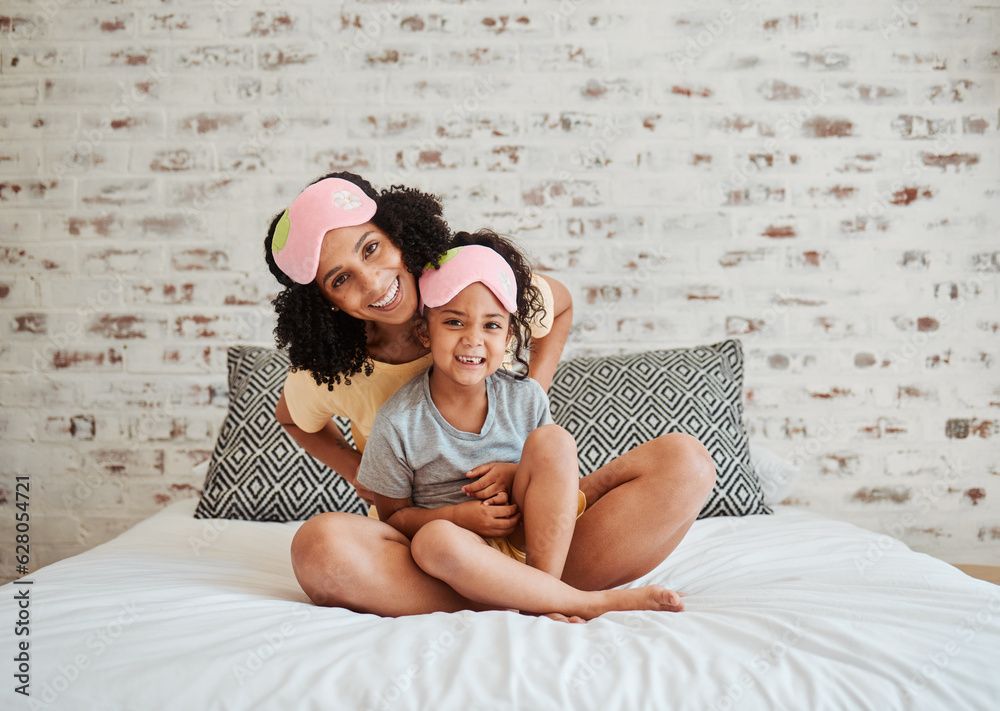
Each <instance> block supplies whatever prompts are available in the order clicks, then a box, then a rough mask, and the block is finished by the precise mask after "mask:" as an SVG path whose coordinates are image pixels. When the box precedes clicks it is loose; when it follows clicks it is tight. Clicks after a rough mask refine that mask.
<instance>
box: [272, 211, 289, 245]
mask: <svg viewBox="0 0 1000 711" xmlns="http://www.w3.org/2000/svg"><path fill="white" fill-rule="evenodd" d="M291 228H292V221H291V220H290V219H289V218H288V210H285V214H284V215H282V216H281V219H280V220H278V224H276V225H275V226H274V238H273V239H272V240H271V251H272V252H280V251H281V250H282V248H283V247H284V246H285V242H287V241H288V231H289V230H290V229H291Z"/></svg>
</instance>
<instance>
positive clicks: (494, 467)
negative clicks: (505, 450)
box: [462, 462, 517, 503]
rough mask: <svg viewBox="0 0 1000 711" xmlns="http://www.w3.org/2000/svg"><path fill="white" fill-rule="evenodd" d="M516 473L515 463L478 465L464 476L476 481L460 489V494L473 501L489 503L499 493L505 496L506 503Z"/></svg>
mask: <svg viewBox="0 0 1000 711" xmlns="http://www.w3.org/2000/svg"><path fill="white" fill-rule="evenodd" d="M516 473H517V463H516V462H515V463H513V464H512V463H510V462H490V463H489V464H480V465H479V466H478V467H476V468H475V469H473V470H472V471H470V472H469V473H468V474H466V475H465V476H466V477H468V478H469V479H476V481H474V482H472V483H471V484H466V485H465V486H463V487H462V493H464V494H465V495H466V496H471V497H472V498H474V499H484V500H485V501H486V502H487V503H489V502H490V501H491V500H492V499H493V497H495V496H496V495H497V494H499V493H500V492H501V491H502V492H504V493H505V494H507V498H506V499H504V503H506V502H507V501H508V500H509V499H510V490H511V486H513V484H514V474H516Z"/></svg>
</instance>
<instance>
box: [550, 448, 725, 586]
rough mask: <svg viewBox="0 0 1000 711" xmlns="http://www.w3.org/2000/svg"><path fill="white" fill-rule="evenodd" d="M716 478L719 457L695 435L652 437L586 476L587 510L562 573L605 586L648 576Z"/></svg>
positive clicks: (572, 580) (580, 583)
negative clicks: (713, 456)
mask: <svg viewBox="0 0 1000 711" xmlns="http://www.w3.org/2000/svg"><path fill="white" fill-rule="evenodd" d="M714 485H715V464H714V463H713V461H712V456H711V455H710V454H709V452H708V450H707V449H705V447H704V446H703V445H702V444H701V442H699V441H698V440H697V439H695V438H694V437H691V436H689V435H685V434H679V433H678V434H668V435H663V436H662V437H657V438H656V439H655V440H652V441H650V442H646V443H645V444H642V445H640V446H638V447H636V448H635V449H632V450H631V451H629V452H626V453H625V454H623V455H622V456H620V457H618V458H617V459H615V460H614V461H612V462H610V463H608V464H606V465H605V466H603V467H601V468H600V469H598V470H597V471H595V472H593V473H592V474H589V475H587V476H585V477H584V478H583V479H581V480H580V489H581V491H583V493H584V494H586V495H587V502H588V504H589V505H588V508H587V511H586V512H585V513H584V514H583V515H582V516H581V517H580V518H579V519H578V520H577V521H576V528H575V530H574V533H573V543H572V545H571V546H570V550H569V555H568V556H567V559H566V567H565V570H564V572H563V580H564V581H566V582H567V583H569V584H570V585H572V586H573V587H577V588H580V589H582V590H606V589H608V588H612V587H616V586H619V585H623V584H625V583H627V582H631V581H632V580H635V579H636V578H638V577H640V576H642V575H645V574H646V573H648V572H649V571H651V570H652V569H653V568H655V567H656V566H657V565H659V564H660V563H661V562H663V560H664V559H665V558H666V557H667V556H668V555H669V554H670V553H671V552H672V551H673V550H674V548H676V547H677V544H678V543H680V542H681V539H682V538H684V535H685V534H686V533H687V531H688V529H689V528H690V527H691V524H692V523H694V521H695V519H696V518H697V517H698V513H699V512H700V511H701V507H702V506H703V505H704V504H705V501H706V499H707V498H708V495H709V494H710V493H711V492H712V487H713V486H714Z"/></svg>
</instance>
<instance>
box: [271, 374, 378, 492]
mask: <svg viewBox="0 0 1000 711" xmlns="http://www.w3.org/2000/svg"><path fill="white" fill-rule="evenodd" d="M274 416H275V417H276V418H277V420H278V424H280V425H281V426H282V427H284V428H285V431H286V432H288V434H290V435H291V436H292V439H294V440H295V441H296V442H298V444H299V446H300V447H302V449H304V450H306V451H307V452H309V454H311V455H312V456H314V457H315V458H316V459H318V460H319V461H321V462H322V463H323V464H325V465H326V466H328V467H330V468H331V469H333V470H334V471H335V472H337V473H338V474H340V476H342V477H344V479H346V480H347V481H348V482H349V483H350V484H351V485H352V486H353V487H354V488H355V489H357V492H358V496H360V497H361V499H362V500H363V501H364V502H365V503H367V504H373V503H375V501H374V499H373V498H372V496H373V494H372V492H371V490H370V489H368V488H366V487H364V486H362V485H361V484H359V483H358V467H359V466H360V465H361V453H360V452H358V450H356V449H355V448H354V447H352V446H351V445H349V444H348V443H347V440H346V439H344V435H343V434H341V432H340V430H339V429H338V428H337V425H336V424H334V422H333V420H330V421H329V422H327V423H326V425H325V426H324V427H323V429H321V430H319V431H318V432H305V431H304V430H301V429H299V427H297V426H296V424H295V422H294V420H292V415H291V413H289V412H288V405H287V404H286V403H285V393H284V391H282V393H281V397H279V398H278V404H277V405H276V406H275V408H274Z"/></svg>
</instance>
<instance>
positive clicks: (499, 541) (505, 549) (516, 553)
mask: <svg viewBox="0 0 1000 711" xmlns="http://www.w3.org/2000/svg"><path fill="white" fill-rule="evenodd" d="M577 493H578V496H577V499H576V517H577V518H580V516H581V515H582V514H583V512H584V511H586V510H587V495H586V494H584V493H583V492H582V491H580V492H577ZM509 538H510V537H509V536H504V537H503V538H484V539H483V540H484V541H486V544H487V545H488V546H489V547H490V548H494V549H496V550H498V551H500V552H501V553H503V554H504V555H505V556H507V557H508V558H513V559H514V560H516V561H518V562H519V563H527V562H528V555H527V553H525V552H524V551H522V550H521V549H520V548H518V547H517V546H515V545H514V544H513V543H511V542H510V540H508V539H509Z"/></svg>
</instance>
